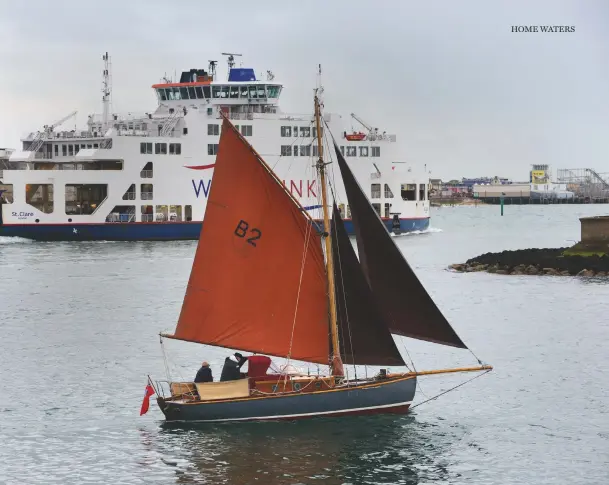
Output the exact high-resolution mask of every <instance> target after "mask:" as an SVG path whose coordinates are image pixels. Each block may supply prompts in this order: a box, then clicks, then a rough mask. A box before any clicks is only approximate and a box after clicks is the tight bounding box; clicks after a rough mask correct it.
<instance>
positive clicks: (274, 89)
mask: <svg viewBox="0 0 609 485" xmlns="http://www.w3.org/2000/svg"><path fill="white" fill-rule="evenodd" d="M266 90H267V91H268V93H269V98H277V97H279V86H267V87H266Z"/></svg>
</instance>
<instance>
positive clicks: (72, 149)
mask: <svg viewBox="0 0 609 485" xmlns="http://www.w3.org/2000/svg"><path fill="white" fill-rule="evenodd" d="M68 155H70V156H72V155H74V145H68Z"/></svg>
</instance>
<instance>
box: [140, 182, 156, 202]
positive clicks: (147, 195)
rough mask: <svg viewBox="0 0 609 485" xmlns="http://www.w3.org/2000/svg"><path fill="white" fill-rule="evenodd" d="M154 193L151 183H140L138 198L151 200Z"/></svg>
mask: <svg viewBox="0 0 609 485" xmlns="http://www.w3.org/2000/svg"><path fill="white" fill-rule="evenodd" d="M153 195H154V186H153V185H152V184H140V199H142V200H152V197H153Z"/></svg>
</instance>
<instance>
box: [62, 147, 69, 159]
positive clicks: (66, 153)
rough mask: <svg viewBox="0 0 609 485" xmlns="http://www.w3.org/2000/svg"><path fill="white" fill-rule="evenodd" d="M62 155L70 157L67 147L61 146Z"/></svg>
mask: <svg viewBox="0 0 609 485" xmlns="http://www.w3.org/2000/svg"><path fill="white" fill-rule="evenodd" d="M61 154H62V155H63V156H64V157H65V156H67V155H68V147H67V146H66V145H61Z"/></svg>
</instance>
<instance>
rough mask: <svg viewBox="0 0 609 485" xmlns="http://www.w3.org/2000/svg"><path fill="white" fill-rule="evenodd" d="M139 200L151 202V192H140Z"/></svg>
mask: <svg viewBox="0 0 609 485" xmlns="http://www.w3.org/2000/svg"><path fill="white" fill-rule="evenodd" d="M140 198H141V199H142V200H152V192H142V194H141V197H140Z"/></svg>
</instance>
